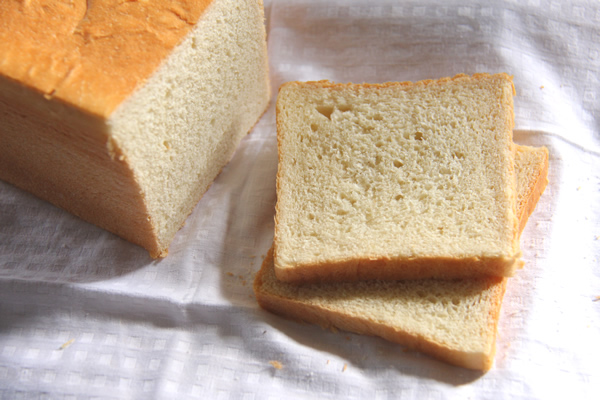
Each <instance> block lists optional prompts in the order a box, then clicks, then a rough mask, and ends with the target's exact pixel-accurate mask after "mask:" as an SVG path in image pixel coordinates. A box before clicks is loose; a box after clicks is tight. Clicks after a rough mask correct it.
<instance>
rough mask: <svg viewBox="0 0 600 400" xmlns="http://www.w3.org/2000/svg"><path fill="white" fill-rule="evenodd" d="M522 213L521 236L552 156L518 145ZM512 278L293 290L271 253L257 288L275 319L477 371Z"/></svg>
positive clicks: (491, 348)
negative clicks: (374, 339)
mask: <svg viewBox="0 0 600 400" xmlns="http://www.w3.org/2000/svg"><path fill="white" fill-rule="evenodd" d="M515 167H516V173H517V198H518V201H517V205H518V207H517V213H518V215H519V220H520V229H521V230H522V229H523V228H524V226H525V224H526V222H527V219H528V217H529V216H530V214H531V213H532V212H533V209H534V208H535V205H536V204H537V201H538V199H539V197H540V196H541V194H542V192H543V191H544V189H545V187H546V185H547V182H548V180H547V176H548V151H547V150H546V149H545V148H531V147H523V146H518V147H517V151H516V157H515ZM507 280H508V279H507V278H500V277H487V278H477V279H462V280H439V279H438V280H436V279H423V280H407V281H383V280H374V281H363V282H346V283H316V284H302V285H295V284H290V283H286V282H282V281H280V280H278V279H277V277H276V276H275V270H274V263H273V253H272V249H271V250H270V251H269V253H268V255H267V257H266V258H265V260H264V262H263V265H262V267H261V269H260V271H259V272H258V274H257V276H256V278H255V282H254V292H255V294H256V298H257V300H258V302H259V304H260V306H261V307H263V308H265V309H266V310H269V311H272V312H274V313H276V314H279V315H282V316H286V317H289V318H293V319H296V320H301V321H305V322H310V323H315V324H318V325H321V326H323V327H326V328H336V329H343V330H346V331H351V332H356V333H360V334H368V335H375V336H380V337H383V338H385V339H387V340H390V341H393V342H397V343H400V344H402V345H405V346H407V347H408V348H411V349H415V350H419V351H422V352H424V353H426V354H428V355H430V356H432V357H435V358H438V359H440V360H443V361H446V362H448V363H451V364H454V365H458V366H461V367H465V368H470V369H476V370H484V371H485V370H488V369H490V368H491V366H492V365H493V360H494V354H495V349H496V332H497V326H498V318H499V315H500V307H501V304H502V298H503V296H504V292H505V288H506V283H507Z"/></svg>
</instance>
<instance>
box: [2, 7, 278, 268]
mask: <svg viewBox="0 0 600 400" xmlns="http://www.w3.org/2000/svg"><path fill="white" fill-rule="evenodd" d="M263 13H264V11H263V4H262V1H261V0H247V1H246V0H245V1H239V0H156V1H149V2H145V1H137V2H132V1H126V2H123V1H117V0H94V1H91V2H90V1H86V0H75V1H70V2H66V1H60V0H31V1H26V2H19V1H8V2H6V3H2V6H1V7H0V20H1V21H2V24H0V43H1V45H0V143H1V146H0V178H1V179H3V180H5V181H7V182H10V183H12V184H14V185H16V186H18V187H20V188H22V189H25V190H27V191H29V192H31V193H33V194H35V195H37V196H39V197H41V198H43V199H46V200H48V201H50V202H52V203H54V204H55V205H57V206H60V207H62V208H64V209H65V210H68V211H70V212H71V213H73V214H75V215H77V216H79V217H81V218H83V219H85V220H87V221H89V222H91V223H93V224H96V225H98V226H100V227H102V228H105V229H107V230H109V231H111V232H113V233H115V234H117V235H119V236H121V237H123V238H125V239H127V240H129V241H131V242H133V243H136V244H138V245H140V246H143V247H144V248H146V249H147V250H148V251H149V253H150V254H151V255H152V256H153V257H160V256H164V255H166V253H167V250H168V247H169V244H170V243H171V241H172V239H173V237H174V235H175V233H176V232H177V231H178V230H179V228H180V227H181V226H182V225H183V223H184V220H185V219H186V217H187V216H188V215H189V214H190V213H191V211H192V209H193V207H194V206H195V205H196V203H197V202H198V200H199V199H200V197H201V196H202V195H203V193H205V191H206V190H207V189H208V187H209V185H210V184H211V183H212V182H213V180H214V179H215V177H216V176H217V175H218V174H219V172H220V170H221V169H222V168H223V166H224V165H225V164H226V163H227V162H228V161H229V159H230V158H231V157H232V155H233V153H234V150H235V149H236V146H237V145H238V143H239V141H240V140H241V138H242V137H243V136H244V135H245V134H247V133H248V132H249V131H250V130H251V129H252V127H253V126H254V125H255V124H256V122H257V121H258V119H259V118H260V116H261V115H262V113H263V112H264V110H265V109H266V107H267V105H268V101H269V97H270V89H269V78H268V64H267V50H266V34H265V27H264V15H263Z"/></svg>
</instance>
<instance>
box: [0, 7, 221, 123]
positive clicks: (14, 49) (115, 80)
mask: <svg viewBox="0 0 600 400" xmlns="http://www.w3.org/2000/svg"><path fill="white" fill-rule="evenodd" d="M211 2H212V0H160V1H158V0H157V1H151V2H142V1H139V2H131V1H128V2H123V1H119V0H94V1H91V2H90V1H88V0H75V1H73V2H70V3H69V2H64V1H58V0H30V1H26V2H22V1H17V0H6V1H5V2H3V3H2V7H0V21H2V24H0V43H2V47H3V49H2V62H0V75H4V76H6V77H7V78H9V79H12V80H13V81H17V82H21V83H22V84H24V85H26V86H28V87H30V88H32V89H35V90H37V91H39V92H40V93H41V94H43V95H45V96H46V98H48V99H49V98H56V99H59V100H61V101H63V102H66V103H68V104H72V105H75V106H77V107H79V108H80V109H82V110H85V111H87V112H89V113H92V114H94V115H97V116H101V117H107V116H109V115H110V114H111V113H112V111H114V109H115V108H116V107H117V106H118V105H119V104H120V103H121V102H122V101H123V100H124V99H125V98H126V97H128V96H129V95H130V94H131V93H132V92H133V91H134V90H135V88H136V87H137V85H138V84H140V83H141V82H144V81H145V79H146V78H148V77H149V76H150V75H151V74H152V73H153V72H154V71H155V70H156V68H157V67H158V66H159V65H160V63H161V61H162V60H163V59H164V58H165V57H166V56H167V54H169V52H170V51H171V50H172V49H173V48H174V47H175V46H176V45H177V44H179V42H180V41H181V40H182V38H183V37H184V36H185V35H186V34H187V33H188V32H189V31H190V30H191V29H192V27H193V25H194V24H195V23H196V22H197V21H198V20H199V18H200V17H201V16H202V14H203V13H204V11H205V9H206V8H207V7H208V6H209V5H210V3H211ZM88 6H89V8H88Z"/></svg>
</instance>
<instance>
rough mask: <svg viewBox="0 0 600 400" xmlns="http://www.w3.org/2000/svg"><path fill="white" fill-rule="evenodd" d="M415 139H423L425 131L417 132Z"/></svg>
mask: <svg viewBox="0 0 600 400" xmlns="http://www.w3.org/2000/svg"><path fill="white" fill-rule="evenodd" d="M414 137H415V140H423V132H419V131H417V132H415V136H414Z"/></svg>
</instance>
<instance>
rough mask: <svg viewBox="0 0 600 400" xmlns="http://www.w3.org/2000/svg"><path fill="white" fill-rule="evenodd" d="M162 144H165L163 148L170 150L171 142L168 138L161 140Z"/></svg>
mask: <svg viewBox="0 0 600 400" xmlns="http://www.w3.org/2000/svg"><path fill="white" fill-rule="evenodd" d="M163 146H165V149H167V150H171V142H169V141H168V140H165V141H163Z"/></svg>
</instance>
